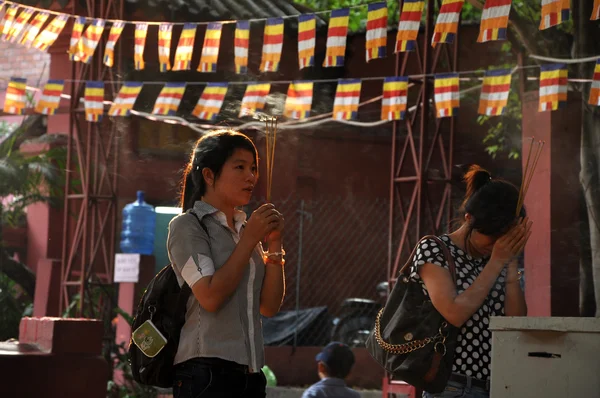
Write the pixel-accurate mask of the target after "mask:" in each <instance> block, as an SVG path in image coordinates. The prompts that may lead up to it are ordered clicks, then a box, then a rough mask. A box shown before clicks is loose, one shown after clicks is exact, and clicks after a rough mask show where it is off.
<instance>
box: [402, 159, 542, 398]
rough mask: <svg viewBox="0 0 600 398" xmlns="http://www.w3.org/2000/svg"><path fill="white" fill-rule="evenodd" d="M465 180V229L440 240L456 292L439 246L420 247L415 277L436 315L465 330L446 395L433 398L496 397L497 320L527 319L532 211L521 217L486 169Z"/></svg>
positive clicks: (508, 189)
mask: <svg viewBox="0 0 600 398" xmlns="http://www.w3.org/2000/svg"><path fill="white" fill-rule="evenodd" d="M464 180H465V182H466V185H467V191H466V195H465V198H464V201H463V203H462V208H461V213H462V216H463V222H462V225H461V226H460V228H458V229H457V230H456V231H454V232H452V233H450V234H447V235H442V236H440V239H441V240H442V241H443V242H444V243H445V244H446V246H447V248H448V250H449V252H450V255H451V256H452V258H453V259H454V263H455V266H456V278H457V279H456V284H455V283H454V282H453V280H452V277H451V275H450V272H449V268H448V263H447V261H446V260H445V259H444V257H443V254H442V253H443V252H442V250H440V248H439V247H437V246H438V244H437V243H436V241H434V240H432V239H431V240H424V241H422V242H421V243H420V245H419V246H418V248H417V251H416V254H415V257H414V258H413V263H412V267H411V272H410V278H411V279H412V280H413V281H415V282H418V283H420V284H421V286H422V288H423V291H424V293H425V295H426V296H428V297H429V299H430V300H431V302H432V304H433V306H434V307H435V308H436V310H437V311H438V312H439V313H440V314H441V315H442V316H443V317H444V318H445V319H446V321H447V322H448V323H450V324H452V325H454V326H455V327H456V328H458V329H459V330H460V333H459V335H458V341H457V344H456V351H455V353H454V363H453V366H452V375H451V377H450V381H449V382H448V385H447V387H446V390H445V391H444V392H442V393H439V394H430V393H427V392H425V393H423V396H424V397H428V398H434V397H444V398H445V397H467V398H487V397H489V380H490V363H491V355H490V354H491V332H490V331H489V320H490V317H491V316H503V315H505V316H525V315H526V314H527V306H526V304H525V297H524V295H523V291H522V290H521V286H520V282H519V280H520V279H521V276H520V274H519V272H518V269H517V267H518V259H517V258H518V256H519V255H520V253H521V252H522V250H523V248H524V247H525V244H526V243H527V239H528V238H529V235H530V234H531V224H532V223H531V221H529V220H528V218H527V217H526V216H525V212H524V210H521V214H520V215H519V217H515V211H516V209H517V202H518V200H519V190H518V189H517V188H516V187H515V186H514V185H512V184H511V183H509V182H507V181H504V180H501V179H495V178H492V176H491V175H490V173H488V172H487V171H486V170H484V169H482V168H481V167H479V166H472V167H471V168H470V169H469V171H468V172H467V173H466V174H465V176H464Z"/></svg>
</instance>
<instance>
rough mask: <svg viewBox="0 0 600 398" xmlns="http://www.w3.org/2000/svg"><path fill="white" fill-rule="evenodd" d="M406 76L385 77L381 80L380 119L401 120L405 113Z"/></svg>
mask: <svg viewBox="0 0 600 398" xmlns="http://www.w3.org/2000/svg"><path fill="white" fill-rule="evenodd" d="M407 94H408V77H405V76H398V77H386V78H385V80H384V81H383V98H382V99H381V120H403V119H404V114H405V113H406V103H407Z"/></svg>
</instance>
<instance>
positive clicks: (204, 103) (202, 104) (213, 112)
mask: <svg viewBox="0 0 600 398" xmlns="http://www.w3.org/2000/svg"><path fill="white" fill-rule="evenodd" d="M225 94H227V83H208V84H207V86H206V87H205V88H204V91H202V95H201V96H200V99H199V100H198V103H197V104H196V106H195V107H194V110H193V112H192V115H194V116H196V117H197V118H198V119H202V120H209V121H211V122H212V121H215V120H216V119H217V116H218V115H219V112H220V111H221V107H222V106H223V101H224V100H225Z"/></svg>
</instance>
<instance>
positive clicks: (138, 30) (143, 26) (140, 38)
mask: <svg viewBox="0 0 600 398" xmlns="http://www.w3.org/2000/svg"><path fill="white" fill-rule="evenodd" d="M147 35H148V24H147V23H138V24H135V45H134V47H133V63H134V65H135V70H143V69H144V68H145V67H146V64H145V63H144V47H146V36H147Z"/></svg>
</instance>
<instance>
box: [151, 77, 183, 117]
mask: <svg viewBox="0 0 600 398" xmlns="http://www.w3.org/2000/svg"><path fill="white" fill-rule="evenodd" d="M184 92H185V83H167V84H165V86H164V87H163V88H162V90H160V94H159V95H158V98H157V99H156V102H155V103H154V109H153V110H152V114H153V115H163V116H175V115H176V114H177V109H178V108H179V104H180V103H181V99H182V98H183V93H184Z"/></svg>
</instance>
